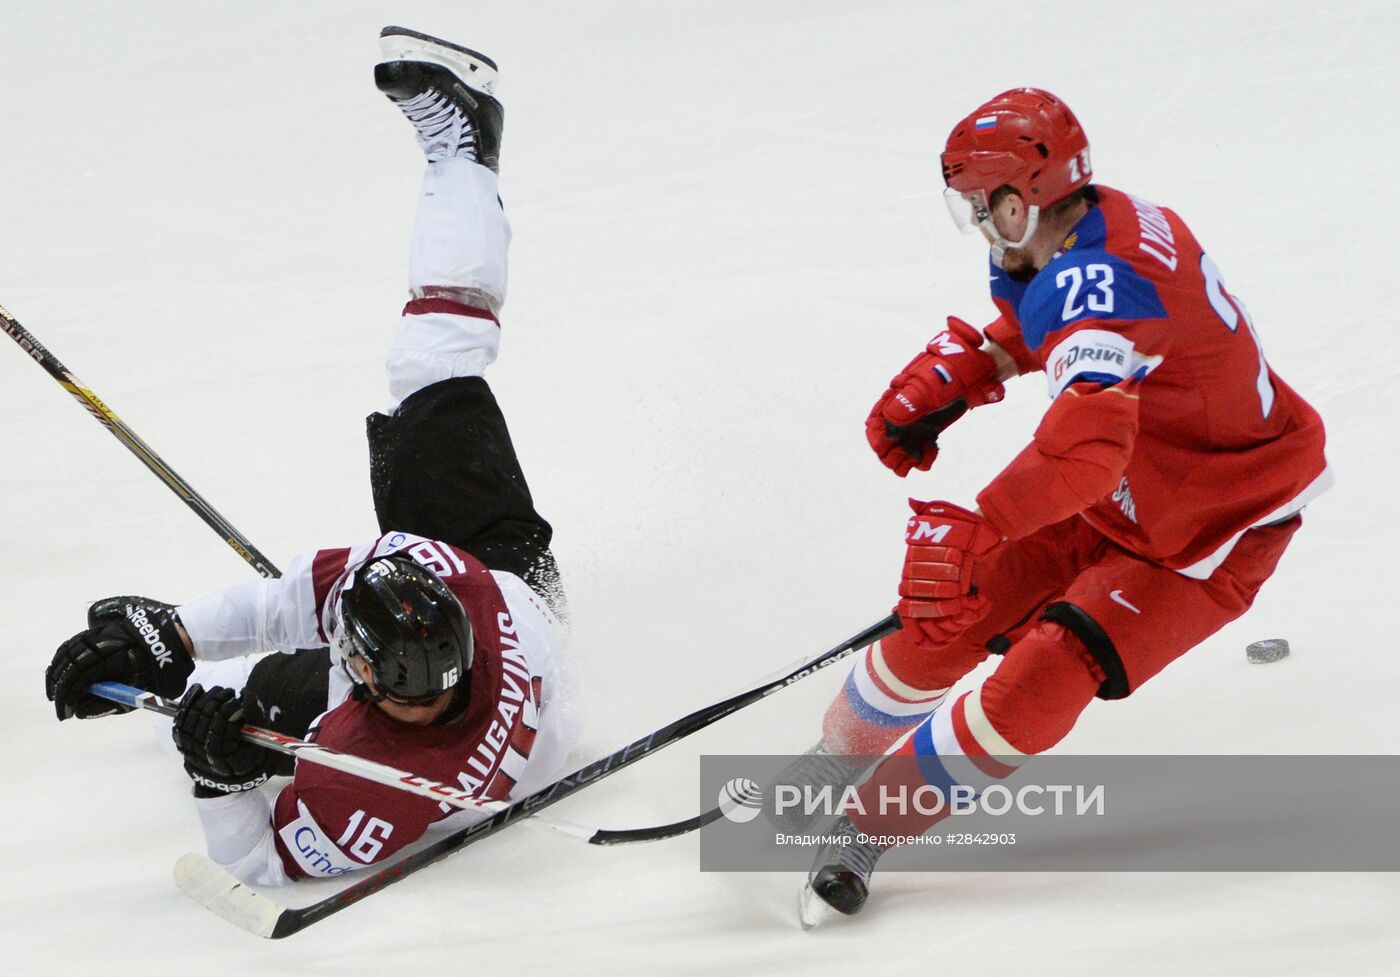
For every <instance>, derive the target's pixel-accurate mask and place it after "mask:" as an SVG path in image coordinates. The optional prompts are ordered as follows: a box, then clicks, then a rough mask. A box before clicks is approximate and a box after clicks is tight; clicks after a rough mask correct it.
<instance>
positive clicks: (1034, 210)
mask: <svg viewBox="0 0 1400 977" xmlns="http://www.w3.org/2000/svg"><path fill="white" fill-rule="evenodd" d="M988 226H990V227H991V233H990V234H987V231H986V228H987V227H988ZM1039 226H1040V206H1039V205H1037V204H1032V205H1031V206H1030V207H1028V208H1026V233H1024V234H1022V235H1021V240H1019V241H1008V240H1007V239H1006V238H1004V237H1002V236H1001V232H1000V231H998V230H997V228H996V225H995V224H993V223H992V222H991V221H990V220H988V221H984V222H983V223H982V224H981V227H982V228H983V231H982V233H983V234H985V235H986V238H987V240H988V242H990V243H991V245H992V264H994V265H996V266H997V267H998V268H1001V267H1003V266H1002V263H1001V262H1002V259H1003V258H1004V257H1005V256H1006V250H1007V248H1024V247H1025V246H1026V245H1027V244H1030V242H1031V238H1033V237H1034V236H1035V231H1036V228H1037V227H1039Z"/></svg>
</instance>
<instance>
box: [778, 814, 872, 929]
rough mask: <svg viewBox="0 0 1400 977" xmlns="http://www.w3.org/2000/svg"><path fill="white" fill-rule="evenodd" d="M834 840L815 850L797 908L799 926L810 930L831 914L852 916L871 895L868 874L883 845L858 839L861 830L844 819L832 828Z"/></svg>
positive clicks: (869, 874)
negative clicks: (814, 856)
mask: <svg viewBox="0 0 1400 977" xmlns="http://www.w3.org/2000/svg"><path fill="white" fill-rule="evenodd" d="M831 834H832V836H833V840H832V841H831V842H830V843H828V844H827V845H826V846H825V847H823V848H822V850H821V851H820V852H818V853H817V857H816V859H815V860H814V861H813V862H812V870H811V872H810V873H809V874H808V876H807V883H806V884H805V885H804V886H803V887H802V895H801V898H800V902H799V905H798V911H799V913H800V914H801V917H802V928H803V929H804V930H809V929H812V928H813V927H814V926H818V925H820V924H821V923H822V921H823V920H825V919H827V918H828V917H829V916H831V915H833V914H834V913H841V914H842V915H845V916H854V915H855V914H856V913H858V912H860V911H861V908H862V907H863V906H864V905H865V900H866V898H867V897H868V896H869V895H870V876H871V875H873V874H874V873H875V863H876V862H877V861H878V860H879V858H880V856H881V855H883V854H884V853H885V850H884V849H883V848H880V847H878V846H876V845H873V844H871V843H870V842H868V841H862V840H860V835H861V832H860V830H859V829H858V828H857V827H856V826H855V825H853V824H852V823H851V822H850V821H849V820H847V819H846V818H841V819H840V820H839V821H837V822H836V823H835V824H834V825H832V827H831Z"/></svg>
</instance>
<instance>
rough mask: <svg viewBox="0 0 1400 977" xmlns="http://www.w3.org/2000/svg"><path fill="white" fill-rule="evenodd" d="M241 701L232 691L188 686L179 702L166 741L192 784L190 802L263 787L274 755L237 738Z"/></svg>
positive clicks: (241, 717) (240, 717)
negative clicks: (170, 740)
mask: <svg viewBox="0 0 1400 977" xmlns="http://www.w3.org/2000/svg"><path fill="white" fill-rule="evenodd" d="M243 721H244V719H243V700H242V699H241V698H239V696H238V694H237V693H235V692H234V691H233V690H232V689H220V688H214V689H209V690H208V691H207V692H206V691H205V689H204V686H202V685H192V686H190V689H189V691H188V692H186V693H185V697H184V698H183V699H181V700H180V709H179V711H178V712H176V713H175V720H174V727H173V728H172V729H171V735H173V736H174V737H175V748H176V749H178V750H179V751H180V755H181V756H183V757H184V758H185V773H187V774H189V775H190V779H191V780H193V781H194V796H195V797H223V796H224V795H225V794H236V793H238V792H239V791H243V790H252V789H253V788H255V787H257V786H259V785H260V784H263V783H266V782H267V777H268V770H269V768H270V767H271V766H272V763H273V761H274V760H275V759H276V755H275V754H273V753H271V752H269V751H267V750H264V749H263V748H262V747H260V746H258V745H256V744H254V743H250V742H248V741H247V740H245V739H243V737H242V736H240V735H239V732H238V730H239V727H240V726H242V725H243Z"/></svg>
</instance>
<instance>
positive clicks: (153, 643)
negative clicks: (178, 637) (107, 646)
mask: <svg viewBox="0 0 1400 977" xmlns="http://www.w3.org/2000/svg"><path fill="white" fill-rule="evenodd" d="M126 619H127V620H128V621H130V622H131V624H132V627H134V628H136V630H137V631H139V632H140V633H141V640H142V641H144V642H146V645H147V646H148V647H149V648H150V649H151V654H152V655H154V656H155V659H156V662H157V663H158V664H159V665H160V667H161V668H164V667H165V666H166V665H169V664H171V663H172V662H173V661H174V658H173V657H172V656H171V654H170V649H169V648H167V647H165V642H164V641H162V640H160V630H159V629H158V628H157V627H156V626H155V625H154V624H152V623H151V622H150V621H149V620H148V619H147V618H146V609H145V608H144V607H129V608H128V609H127V614H126Z"/></svg>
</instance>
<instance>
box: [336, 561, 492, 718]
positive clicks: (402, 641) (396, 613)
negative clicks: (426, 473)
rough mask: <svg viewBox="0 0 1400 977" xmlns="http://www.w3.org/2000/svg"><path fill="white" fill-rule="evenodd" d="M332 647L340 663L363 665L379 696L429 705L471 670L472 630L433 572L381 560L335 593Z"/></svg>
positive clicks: (366, 568) (455, 600) (422, 567)
mask: <svg viewBox="0 0 1400 977" xmlns="http://www.w3.org/2000/svg"><path fill="white" fill-rule="evenodd" d="M336 647H337V650H338V651H339V652H340V654H341V656H342V657H344V658H345V659H347V660H348V659H349V658H351V657H352V656H356V655H358V656H359V657H360V658H363V659H364V661H365V663H366V664H367V665H368V666H369V668H370V671H371V673H373V675H374V684H375V685H376V686H377V687H378V688H379V691H380V693H381V694H385V693H387V694H388V696H389V697H390V698H393V699H398V700H409V701H412V700H418V699H430V698H433V697H435V696H438V695H441V694H442V693H444V692H446V691H448V690H450V689H452V688H454V687H455V686H456V685H457V684H458V682H460V681H461V680H462V679H464V678H465V677H466V676H467V674H468V673H469V672H470V670H471V667H472V626H471V621H469V620H468V619H467V612H466V611H465V610H463V608H462V602H461V601H459V600H458V599H457V597H456V595H455V594H453V593H452V591H451V590H449V589H448V587H447V584H445V583H443V582H442V579H441V578H440V577H439V576H438V575H437V574H435V573H433V572H432V571H431V570H429V569H428V568H426V567H424V566H421V565H420V564H418V563H415V562H414V561H413V560H411V559H409V558H408V557H406V556H402V555H395V556H382V557H379V558H377V559H374V560H371V561H370V562H369V563H367V564H365V565H364V566H363V567H361V568H360V569H359V570H357V571H355V574H354V577H353V578H352V579H351V581H350V584H349V586H348V587H346V589H345V590H344V591H342V592H341V595H340V631H339V633H338V634H337V635H336Z"/></svg>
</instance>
